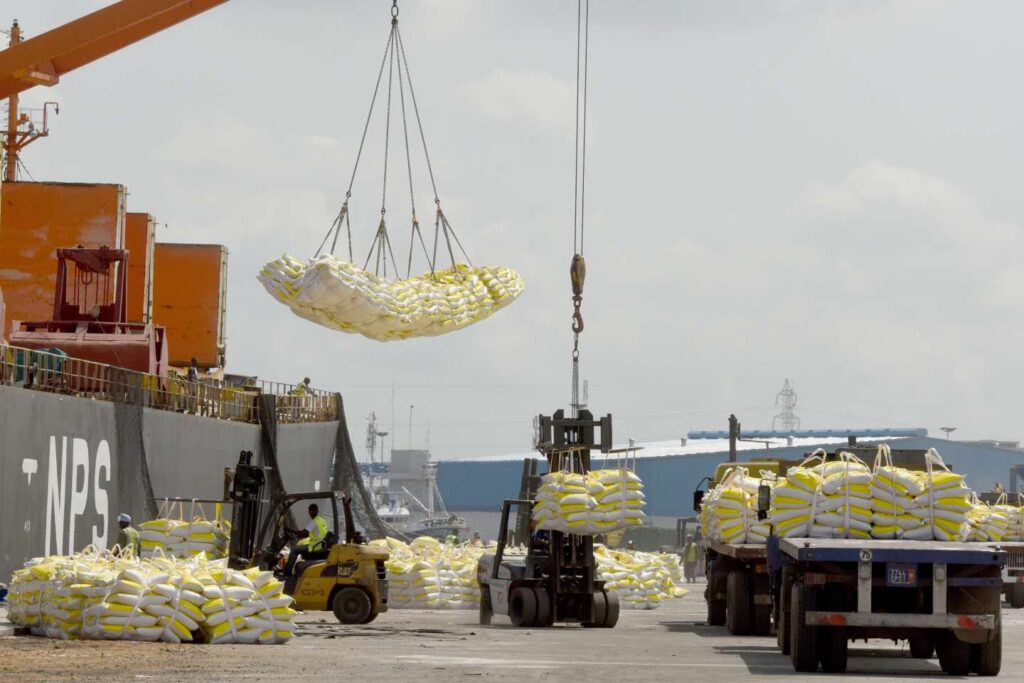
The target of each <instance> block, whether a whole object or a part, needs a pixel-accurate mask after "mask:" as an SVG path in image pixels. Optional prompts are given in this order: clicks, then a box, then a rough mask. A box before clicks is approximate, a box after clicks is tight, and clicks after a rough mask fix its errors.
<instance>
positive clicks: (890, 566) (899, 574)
mask: <svg viewBox="0 0 1024 683" xmlns="http://www.w3.org/2000/svg"><path fill="white" fill-rule="evenodd" d="M885 585H886V586H895V587H904V588H907V587H909V588H914V587H916V586H917V565H916V564H899V563H895V562H889V563H887V564H886V565H885Z"/></svg>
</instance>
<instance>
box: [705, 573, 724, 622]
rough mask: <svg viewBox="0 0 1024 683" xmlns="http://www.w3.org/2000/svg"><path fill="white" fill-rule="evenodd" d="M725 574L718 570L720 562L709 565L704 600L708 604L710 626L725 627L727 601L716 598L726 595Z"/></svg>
mask: <svg viewBox="0 0 1024 683" xmlns="http://www.w3.org/2000/svg"><path fill="white" fill-rule="evenodd" d="M724 588H725V573H724V572H722V571H720V570H719V569H718V561H716V560H712V561H711V562H709V563H708V585H707V588H705V589H704V600H705V602H707V604H708V626H725V611H726V610H725V600H723V599H721V598H718V597H715V596H717V595H720V594H721V593H724V592H725V591H724V590H723V589H724Z"/></svg>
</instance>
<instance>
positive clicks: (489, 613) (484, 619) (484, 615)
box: [480, 586, 494, 626]
mask: <svg viewBox="0 0 1024 683" xmlns="http://www.w3.org/2000/svg"><path fill="white" fill-rule="evenodd" d="M493 616H494V607H492V606H491V588H490V586H481V587H480V625H481V626H490V625H491V617H493Z"/></svg>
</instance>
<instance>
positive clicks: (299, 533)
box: [284, 503, 327, 576]
mask: <svg viewBox="0 0 1024 683" xmlns="http://www.w3.org/2000/svg"><path fill="white" fill-rule="evenodd" d="M309 519H310V521H309V524H307V525H306V528H305V529H301V530H296V529H289V530H288V533H289V535H290V536H291V537H292V538H297V539H302V540H300V541H299V542H298V543H296V544H295V546H294V547H292V550H291V552H290V553H288V564H286V565H285V568H284V574H285V576H291V575H292V571H293V570H294V569H295V563H296V562H298V560H299V555H301V556H302V559H304V560H307V561H309V560H322V559H324V558H325V557H327V548H326V547H325V545H326V544H325V543H324V540H325V539H326V538H327V520H325V519H324V518H323V517H321V516H320V508H319V507H317V505H316V503H311V504H310V506H309Z"/></svg>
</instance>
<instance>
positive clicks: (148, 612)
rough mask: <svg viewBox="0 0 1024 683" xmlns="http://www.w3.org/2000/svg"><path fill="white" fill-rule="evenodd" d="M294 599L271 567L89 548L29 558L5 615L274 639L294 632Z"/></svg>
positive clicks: (133, 632)
mask: <svg viewBox="0 0 1024 683" xmlns="http://www.w3.org/2000/svg"><path fill="white" fill-rule="evenodd" d="M291 604H292V598H291V597H289V596H287V595H285V594H284V593H283V585H282V584H281V582H280V581H278V580H276V579H275V578H274V576H273V574H272V573H270V572H263V571H259V570H258V569H250V570H246V571H235V570H232V569H228V568H227V567H226V565H225V562H224V561H212V562H210V561H206V560H205V558H203V557H199V558H194V559H192V560H188V561H182V560H176V559H173V558H151V559H141V560H136V559H130V558H122V557H118V556H115V555H112V554H110V553H106V552H102V553H101V552H96V551H95V550H93V549H90V550H87V551H85V552H83V553H79V554H75V555H71V556H50V557H41V558H35V559H33V560H30V561H29V562H27V563H25V567H24V568H23V569H19V570H17V571H16V572H15V573H14V577H13V579H12V581H11V587H10V607H9V609H8V619H10V621H11V622H12V623H14V624H17V625H19V626H24V627H28V628H29V629H30V630H31V632H32V633H33V634H35V635H41V636H47V637H50V638H60V639H65V640H67V639H79V638H81V639H91V640H140V641H163V642H168V643H181V642H193V641H194V642H203V643H214V644H222V643H250V644H274V643H284V642H286V641H288V640H290V639H291V638H292V636H293V634H294V629H295V626H294V623H293V621H292V618H293V616H294V615H295V614H296V613H295V611H294V610H293V609H291Z"/></svg>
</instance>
